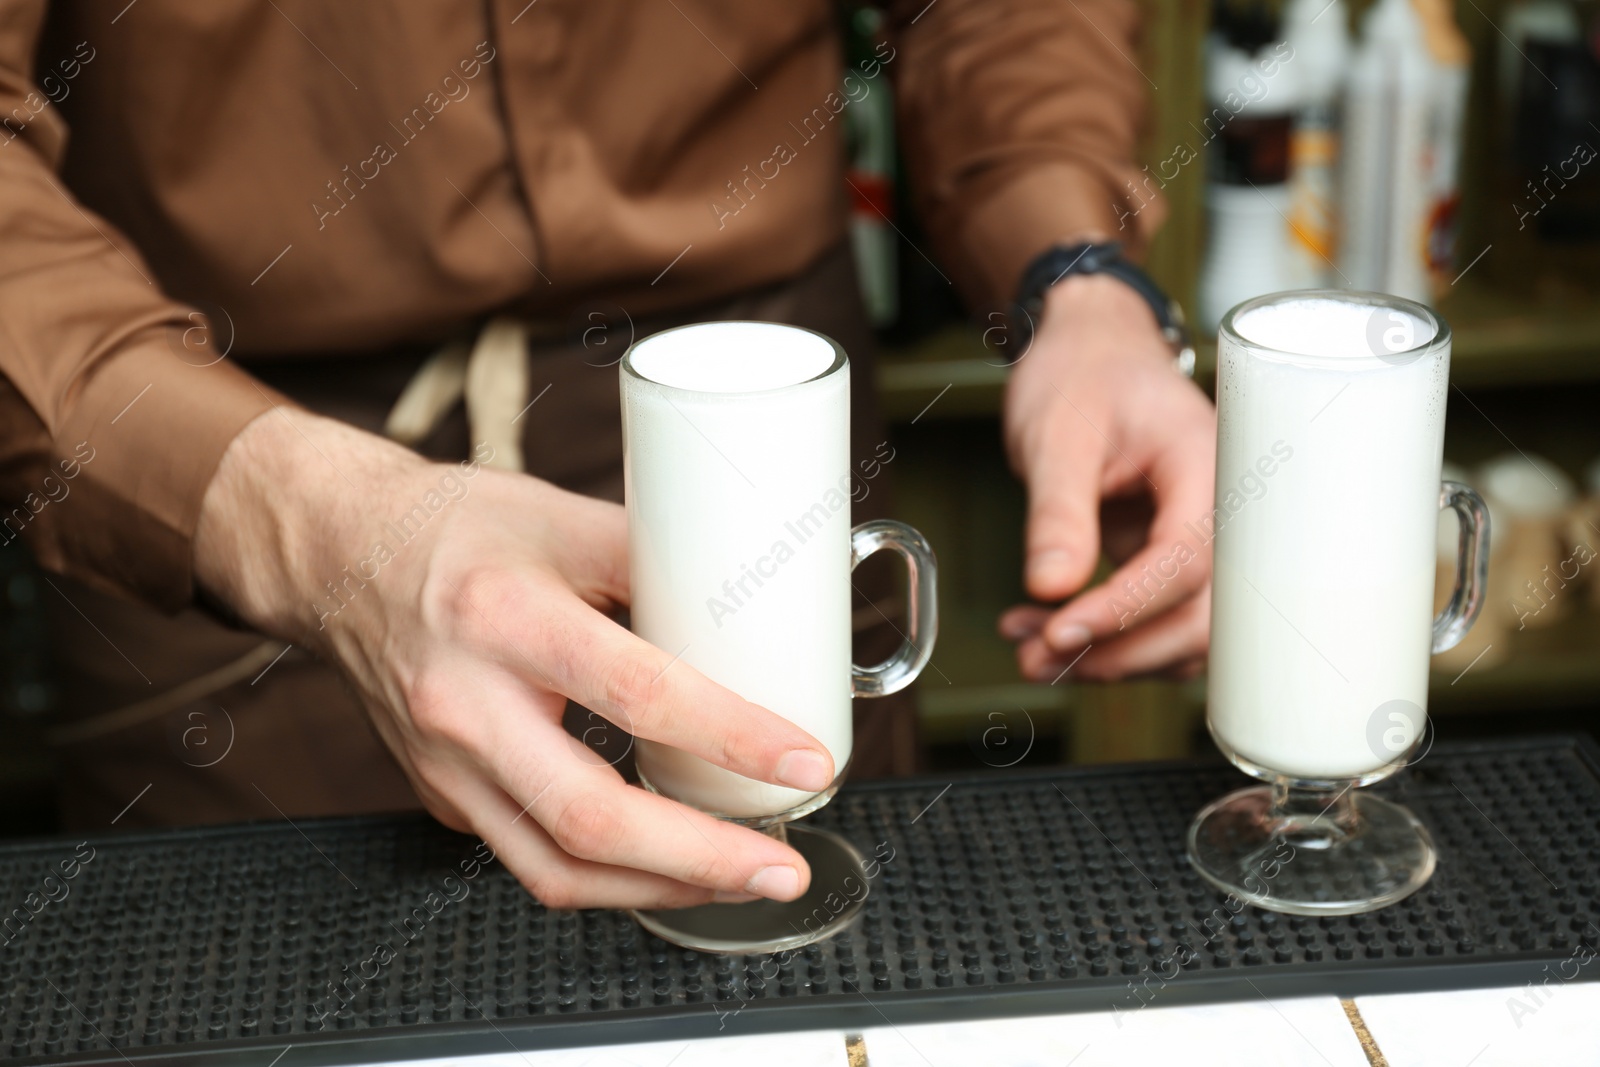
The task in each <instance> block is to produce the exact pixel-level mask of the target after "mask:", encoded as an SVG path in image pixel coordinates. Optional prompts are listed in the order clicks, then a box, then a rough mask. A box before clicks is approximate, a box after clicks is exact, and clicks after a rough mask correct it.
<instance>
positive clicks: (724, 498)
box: [622, 323, 851, 817]
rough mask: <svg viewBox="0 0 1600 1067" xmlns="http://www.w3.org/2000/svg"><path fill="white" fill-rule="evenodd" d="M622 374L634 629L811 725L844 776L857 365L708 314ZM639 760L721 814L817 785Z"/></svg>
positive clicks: (658, 757)
mask: <svg viewBox="0 0 1600 1067" xmlns="http://www.w3.org/2000/svg"><path fill="white" fill-rule="evenodd" d="M630 369H631V373H630ZM830 371H831V373H830ZM622 384H623V391H622V407H623V432H624V448H625V461H624V476H625V479H626V494H627V505H628V550H629V562H630V565H631V568H632V576H631V577H632V590H633V605H632V615H633V629H634V632H635V633H637V634H638V635H639V636H640V637H643V638H644V639H645V640H646V641H649V642H650V643H651V644H653V645H655V646H656V647H657V648H659V649H661V650H663V651H664V652H666V653H667V654H668V655H672V656H677V657H678V660H679V662H681V663H682V664H685V665H687V666H689V667H692V668H694V669H695V670H698V671H700V672H701V673H702V674H704V675H706V676H707V677H708V678H710V679H711V680H712V681H714V682H717V683H718V684H720V685H723V686H725V687H727V688H728V689H731V690H733V691H734V692H735V693H738V694H739V695H740V696H742V697H744V698H745V699H746V700H749V701H752V702H754V703H756V704H759V705H761V706H762V707H765V708H768V709H770V710H771V711H774V712H776V713H777V714H779V715H781V716H783V717H784V718H786V719H788V720H790V721H791V722H793V723H795V724H796V725H798V726H800V727H801V728H802V729H804V730H805V731H807V732H808V733H810V734H811V735H812V736H813V737H815V738H817V740H819V741H820V742H822V744H823V745H825V746H826V747H827V749H828V751H829V752H830V753H832V755H833V762H834V768H835V770H836V771H837V772H840V773H842V772H843V771H844V768H845V764H846V762H848V760H849V759H850V751H851V664H850V527H851V523H850V488H851V487H850V455H849V444H850V367H849V364H848V363H847V362H845V361H844V359H843V356H842V354H841V353H839V352H838V351H837V349H836V348H835V347H834V346H833V345H832V344H831V343H830V342H828V340H827V339H825V338H823V337H821V336H819V335H817V334H813V333H810V332H807V331H804V330H798V329H794V328H792V327H786V326H777V325H772V324H767V323H711V324H705V325H700V326H692V327H685V328H683V329H679V330H670V331H667V332H666V333H662V334H657V335H656V336H655V337H652V338H647V339H646V340H644V341H642V342H640V343H639V344H637V345H635V346H634V348H633V349H632V350H631V351H630V353H629V355H628V359H627V360H626V362H625V364H624V368H623V375H622ZM675 669H678V668H677V667H675V666H674V667H669V668H668V671H671V670H675ZM638 766H639V770H640V773H641V774H642V775H643V776H644V777H645V778H646V779H647V780H648V781H649V783H650V784H651V785H652V786H654V787H655V788H656V789H658V790H659V791H660V792H662V793H664V794H666V795H667V796H670V797H673V798H674V799H677V800H681V801H683V802H684V803H687V804H690V805H692V806H694V807H697V808H700V809H701V810H703V811H708V812H712V813H715V814H721V815H730V816H734V817H751V816H763V815H773V814H777V813H779V812H782V811H786V810H788V809H790V808H793V807H795V806H797V805H799V804H801V803H802V802H803V801H805V800H807V799H808V798H809V797H810V796H811V795H812V794H808V793H806V792H803V791H801V790H795V789H787V788H784V787H781V786H775V785H769V784H766V783H764V782H757V781H753V780H751V779H749V778H745V777H743V776H741V775H737V774H734V773H732V772H730V771H727V770H724V769H723V768H721V767H717V766H715V765H713V764H710V763H707V762H706V761H704V760H701V759H699V758H697V757H694V756H690V755H688V754H687V753H684V752H682V751H680V750H678V749H674V748H671V747H668V746H666V745H661V744H655V743H651V742H649V741H644V740H640V741H639V743H638Z"/></svg>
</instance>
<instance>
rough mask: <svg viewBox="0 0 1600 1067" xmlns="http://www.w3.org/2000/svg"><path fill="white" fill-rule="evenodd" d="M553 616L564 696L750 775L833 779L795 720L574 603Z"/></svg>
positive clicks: (808, 787)
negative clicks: (720, 683) (717, 682)
mask: <svg viewBox="0 0 1600 1067" xmlns="http://www.w3.org/2000/svg"><path fill="white" fill-rule="evenodd" d="M551 616H552V621H553V624H554V625H556V626H558V627H560V628H561V629H562V630H563V631H565V632H564V633H563V634H562V635H561V638H560V641H559V643H558V644H557V648H558V654H557V655H556V656H555V657H554V660H555V662H554V665H553V666H554V669H553V671H552V674H551V678H552V681H553V682H554V684H555V687H556V689H557V691H558V692H560V693H562V694H563V695H565V696H568V697H570V698H572V699H573V700H576V701H577V702H578V703H580V704H582V705H584V706H585V707H589V708H593V709H595V710H596V711H598V712H600V713H601V714H602V715H604V716H605V717H606V718H608V719H610V720H611V721H612V722H614V723H616V724H617V725H618V726H620V727H622V728H623V729H624V730H627V731H628V732H629V733H631V734H633V735H634V736H635V737H642V738H645V739H647V740H650V741H659V742H661V743H662V744H665V745H671V746H672V747H673V748H678V749H682V750H683V751H685V752H688V753H690V754H691V755H695V756H699V757H700V758H701V759H704V760H707V761H709V762H711V763H714V764H716V765H717V766H719V767H725V768H727V769H728V770H730V771H733V772H734V773H735V774H741V775H744V776H745V777H746V778H754V779H756V780H758V781H762V782H772V783H775V784H777V785H783V786H788V787H789V788H791V789H801V790H805V791H807V792H811V793H817V792H821V791H822V790H824V789H826V788H827V787H828V785H829V784H830V783H831V782H832V781H833V778H834V773H835V770H834V766H833V757H832V756H831V755H830V754H829V752H828V750H827V748H825V747H824V746H823V745H822V743H821V742H820V741H818V740H817V739H816V738H814V737H812V736H811V735H810V734H808V733H806V732H805V731H804V730H802V729H800V727H798V726H796V725H795V724H794V723H792V722H790V721H789V720H787V719H785V718H783V717H782V716H780V715H775V714H773V713H772V712H771V711H768V710H767V709H766V708H763V707H761V706H760V705H758V704H752V703H751V702H750V701H748V700H745V699H743V698H742V697H740V696H738V695H737V694H736V693H733V692H730V691H729V690H727V689H724V688H723V687H722V686H719V685H717V684H716V683H715V682H713V681H711V680H710V679H709V678H707V677H706V676H705V675H703V674H701V673H700V672H699V671H697V670H695V669H694V668H693V667H691V666H689V665H688V664H687V663H684V662H683V661H682V660H681V658H679V657H678V656H672V655H668V654H667V653H666V652H663V651H662V650H661V649H658V648H656V647H655V646H654V645H651V644H650V643H648V642H646V641H643V640H641V639H640V638H638V637H636V636H634V635H633V634H631V633H629V632H628V631H627V630H624V629H623V628H622V627H620V626H618V625H617V624H616V623H614V622H612V621H611V620H610V619H607V618H605V617H604V616H602V615H600V614H598V613H596V612H594V611H592V610H590V609H588V608H587V607H583V606H581V605H579V604H578V603H576V602H573V601H570V600H569V601H568V602H567V603H566V604H565V605H564V606H562V607H561V608H558V609H557V610H555V611H553V612H551ZM680 655H681V654H680Z"/></svg>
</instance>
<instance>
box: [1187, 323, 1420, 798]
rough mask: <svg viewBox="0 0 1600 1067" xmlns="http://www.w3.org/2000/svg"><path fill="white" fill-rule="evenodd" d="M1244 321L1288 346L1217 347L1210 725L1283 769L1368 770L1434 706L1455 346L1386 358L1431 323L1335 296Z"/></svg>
mask: <svg viewBox="0 0 1600 1067" xmlns="http://www.w3.org/2000/svg"><path fill="white" fill-rule="evenodd" d="M1375 316H1381V317H1382V321H1379V322H1375ZM1234 329H1235V330H1236V332H1237V333H1238V334H1239V335H1240V337H1242V338H1243V339H1244V340H1245V342H1247V343H1248V344H1249V345H1255V346H1261V347H1262V348H1267V349H1274V350H1277V351H1276V353H1273V352H1261V351H1260V350H1258V349H1252V348H1247V347H1245V346H1242V345H1241V344H1240V343H1239V342H1238V341H1237V340H1236V339H1233V338H1230V337H1228V336H1227V335H1226V333H1225V334H1224V336H1223V338H1222V339H1221V341H1220V343H1219V347H1218V385H1217V392H1218V420H1219V424H1218V445H1217V498H1216V505H1217V512H1216V516H1215V521H1216V523H1217V526H1218V527H1219V528H1218V531H1217V534H1216V541H1215V545H1214V549H1215V576H1214V579H1213V582H1214V592H1213V602H1212V635H1211V662H1210V692H1209V700H1210V712H1209V721H1210V723H1211V729H1212V731H1213V732H1214V733H1215V735H1216V736H1217V738H1218V740H1219V741H1220V742H1221V743H1223V744H1224V745H1226V746H1228V747H1230V748H1232V749H1233V750H1234V751H1235V752H1237V753H1238V755H1240V756H1242V757H1243V758H1244V759H1246V760H1248V761H1250V762H1252V763H1255V764H1257V765H1259V766H1261V767H1263V768H1265V769H1267V770H1270V771H1276V772H1280V773H1282V774H1285V775H1288V776H1291V777H1299V778H1350V777H1358V776H1361V775H1364V774H1367V773H1370V772H1372V771H1374V770H1376V769H1378V768H1379V767H1381V766H1383V765H1385V764H1387V763H1388V762H1390V761H1391V760H1392V759H1393V758H1394V757H1395V756H1396V755H1398V754H1400V753H1402V752H1404V751H1405V750H1406V749H1407V748H1408V747H1409V745H1410V743H1411V742H1412V741H1413V740H1414V738H1415V732H1416V731H1417V730H1420V729H1421V728H1422V720H1423V716H1422V714H1421V711H1422V710H1423V709H1425V708H1426V707H1427V691H1428V662H1429V656H1430V651H1431V642H1432V619H1433V582H1434V554H1435V553H1434V543H1435V531H1436V529H1437V525H1438V512H1439V495H1440V483H1439V472H1440V464H1441V460H1442V449H1443V441H1444V415H1445V411H1444V408H1445V399H1446V396H1445V390H1446V386H1447V382H1448V376H1449V362H1450V356H1449V349H1448V346H1447V345H1446V346H1441V348H1440V349H1438V350H1433V351H1427V352H1424V353H1422V354H1420V355H1417V356H1414V357H1406V356H1391V357H1389V358H1388V359H1384V358H1380V357H1378V356H1376V355H1374V354H1373V353H1374V350H1375V348H1374V346H1375V345H1377V346H1378V350H1380V351H1381V350H1383V347H1384V345H1385V344H1387V345H1388V348H1389V351H1395V352H1400V351H1404V350H1405V349H1406V348H1409V347H1410V345H1411V344H1416V345H1423V344H1426V343H1427V342H1428V341H1429V340H1431V339H1432V338H1433V336H1434V335H1435V327H1434V325H1433V324H1432V323H1428V322H1424V321H1422V320H1421V319H1418V318H1416V317H1414V316H1412V315H1409V314H1407V313H1405V312H1402V311H1398V310H1393V309H1389V308H1383V309H1377V310H1375V309H1374V308H1373V307H1372V306H1370V305H1364V304H1359V303H1346V302H1343V301H1340V300H1338V299H1337V298H1330V297H1322V298H1307V299H1304V300H1293V301H1289V302H1285V303H1277V304H1271V305H1268V306H1264V307H1259V308H1256V309H1246V310H1245V311H1243V312H1242V313H1240V314H1239V315H1237V316H1236V318H1235V322H1234ZM1384 331H1388V332H1387V333H1385V332H1384ZM1407 339H1409V343H1399V344H1397V340H1398V341H1406V340H1407ZM1283 353H1295V354H1296V355H1287V354H1283ZM1392 701H1405V702H1407V705H1395V704H1391V703H1390V702H1392ZM1385 705H1389V708H1390V709H1393V708H1395V707H1410V708H1414V709H1415V712H1414V713H1412V714H1409V715H1400V716H1394V715H1390V714H1383V713H1380V709H1382V708H1384V706H1385ZM1375 717H1376V718H1377V719H1378V720H1381V728H1379V729H1378V736H1380V737H1382V738H1383V741H1382V743H1381V744H1375V743H1374V741H1373V736H1374V734H1373V731H1374V725H1373V724H1374V722H1375ZM1396 729H1399V730H1401V731H1403V732H1407V736H1406V737H1405V738H1404V739H1403V742H1402V743H1399V744H1396V742H1397V741H1401V739H1399V738H1397V737H1396V736H1395V735H1394V734H1393V733H1392V731H1394V730H1396Z"/></svg>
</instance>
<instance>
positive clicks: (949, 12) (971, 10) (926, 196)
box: [888, 0, 1165, 307]
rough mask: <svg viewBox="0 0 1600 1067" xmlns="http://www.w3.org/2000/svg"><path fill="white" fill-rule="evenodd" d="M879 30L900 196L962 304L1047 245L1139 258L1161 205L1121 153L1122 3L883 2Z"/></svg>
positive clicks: (1130, 137)
mask: <svg viewBox="0 0 1600 1067" xmlns="http://www.w3.org/2000/svg"><path fill="white" fill-rule="evenodd" d="M889 25H890V29H891V41H892V43H893V45H894V46H895V47H896V48H897V50H898V51H899V53H900V54H899V55H897V56H895V57H894V58H893V59H892V60H891V61H890V62H889V63H888V67H889V69H890V71H891V76H892V77H893V78H894V80H895V88H896V95H897V108H898V111H899V124H900V131H901V139H902V144H903V146H904V151H905V155H906V158H907V162H908V164H909V166H910V169H911V174H912V195H913V197H914V199H915V201H916V205H917V208H918V213H919V217H920V218H921V220H922V221H923V224H924V225H925V227H926V228H927V229H928V231H929V234H930V237H931V240H932V241H933V244H934V249H935V251H936V253H937V254H938V255H939V257H940V259H941V261H942V262H943V263H945V264H947V265H948V266H949V269H950V270H951V272H952V273H953V274H954V275H955V281H956V283H957V285H958V286H959V287H960V288H961V290H962V292H963V294H964V295H965V296H966V297H967V298H968V300H969V301H971V302H972V303H973V304H975V305H977V306H980V307H982V306H992V305H994V304H996V303H1000V302H1004V301H1009V300H1011V299H1012V298H1013V297H1014V296H1015V294H1016V287H1017V284H1018V283H1019V281H1020V280H1021V277H1022V272H1023V270H1024V269H1025V268H1026V267H1027V265H1028V263H1029V262H1030V261H1031V260H1032V259H1033V258H1034V257H1035V256H1037V255H1039V253H1041V252H1043V251H1045V250H1046V249H1048V248H1049V247H1050V246H1051V245H1055V244H1062V243H1069V242H1073V241H1080V240H1119V241H1122V242H1123V243H1124V244H1125V246H1127V248H1128V249H1129V251H1130V253H1131V254H1133V255H1135V256H1137V255H1139V254H1140V253H1141V252H1142V250H1143V247H1144V245H1145V243H1146V241H1147V240H1148V239H1149V237H1150V235H1151V234H1152V233H1153V232H1154V231H1155V229H1156V227H1157V226H1158V225H1159V224H1160V222H1161V219H1162V217H1163V216H1164V214H1165V208H1164V204H1163V202H1162V201H1161V200H1160V198H1159V197H1158V196H1157V195H1156V194H1155V193H1154V191H1153V190H1152V189H1150V188H1148V186H1149V184H1150V183H1148V182H1146V181H1145V176H1144V174H1143V173H1142V172H1141V171H1140V169H1139V167H1138V166H1137V165H1136V164H1135V163H1134V153H1135V150H1136V147H1137V138H1138V134H1139V131H1140V124H1141V122H1142V119H1143V111H1144V103H1145V89H1146V86H1148V85H1149V82H1148V81H1147V80H1146V77H1145V75H1144V73H1143V72H1142V71H1141V69H1140V68H1139V67H1138V66H1137V65H1136V62H1137V58H1138V54H1139V51H1138V26H1139V11H1138V7H1137V4H1136V2H1135V0H933V2H932V3H929V2H928V0H909V2H907V0H894V2H892V3H891V4H890V5H889ZM1135 190H1137V191H1135Z"/></svg>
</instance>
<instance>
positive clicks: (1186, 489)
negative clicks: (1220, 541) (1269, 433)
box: [1044, 411, 1213, 653]
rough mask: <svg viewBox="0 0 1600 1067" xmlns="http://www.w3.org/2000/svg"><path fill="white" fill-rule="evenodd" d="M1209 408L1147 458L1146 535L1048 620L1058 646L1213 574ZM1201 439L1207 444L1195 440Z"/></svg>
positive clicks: (1091, 636) (1181, 594)
mask: <svg viewBox="0 0 1600 1067" xmlns="http://www.w3.org/2000/svg"><path fill="white" fill-rule="evenodd" d="M1209 419H1210V415H1209V411H1207V412H1206V415H1205V418H1204V419H1195V420H1194V426H1193V427H1192V428H1191V430H1190V431H1188V432H1185V431H1182V430H1175V431H1174V433H1173V435H1172V437H1171V438H1170V439H1169V440H1168V441H1167V442H1166V443H1165V444H1164V445H1163V446H1162V451H1161V454H1160V456H1159V457H1158V459H1157V461H1156V462H1154V463H1153V464H1152V467H1151V478H1152V480H1154V482H1155V484H1156V486H1157V489H1156V491H1155V498H1156V512H1155V517H1154V518H1153V519H1152V520H1151V524H1150V536H1149V538H1148V540H1147V541H1146V543H1145V545H1144V547H1143V548H1141V549H1140V550H1139V551H1138V552H1136V553H1134V555H1133V556H1132V558H1130V559H1129V560H1128V561H1127V562H1126V563H1124V564H1123V565H1122V566H1121V567H1119V568H1117V570H1116V571H1114V572H1113V573H1112V574H1111V576H1110V577H1109V578H1107V579H1106V580H1105V581H1104V582H1103V583H1101V584H1100V585H1098V586H1096V587H1095V588H1093V589H1089V590H1086V591H1085V592H1084V593H1082V594H1081V595H1079V596H1078V597H1076V598H1074V599H1073V600H1072V602H1071V603H1069V604H1067V605H1066V606H1065V607H1063V608H1062V609H1061V610H1060V611H1058V612H1057V613H1056V615H1055V617H1054V618H1052V619H1051V620H1050V622H1049V623H1048V624H1046V626H1045V629H1044V635H1045V639H1046V640H1047V641H1049V642H1050V644H1051V646H1052V647H1053V648H1054V649H1055V650H1056V651H1057V652H1062V653H1064V652H1072V651H1076V650H1077V649H1080V648H1083V647H1084V646H1085V645H1088V644H1089V643H1091V642H1093V641H1096V640H1100V639H1104V638H1108V637H1112V636H1115V635H1117V634H1120V633H1125V632H1127V631H1129V630H1130V629H1132V628H1134V627H1136V626H1140V625H1146V624H1148V623H1149V622H1150V621H1151V620H1154V619H1156V618H1158V617H1160V616H1161V615H1162V614H1164V613H1165V612H1167V611H1169V610H1171V609H1172V608H1173V607H1174V606H1175V605H1177V604H1180V603H1182V602H1183V601H1185V600H1187V599H1189V598H1190V597H1192V596H1194V594H1195V593H1196V592H1198V591H1199V590H1200V589H1201V588H1202V587H1203V586H1204V585H1205V584H1206V581H1207V580H1208V579H1209V578H1210V576H1211V540H1210V534H1209V533H1208V530H1209V528H1210V527H1209V526H1208V525H1207V524H1208V522H1209V520H1210V518H1211V503H1212V462H1213V461H1212V458H1211V446H1210V445H1209V444H1208V443H1207V442H1208V441H1209V439H1210V429H1209V425H1210V423H1209ZM1202 445H1204V446H1205V447H1201V446H1202Z"/></svg>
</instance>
